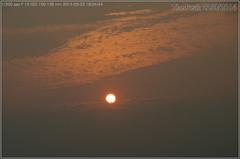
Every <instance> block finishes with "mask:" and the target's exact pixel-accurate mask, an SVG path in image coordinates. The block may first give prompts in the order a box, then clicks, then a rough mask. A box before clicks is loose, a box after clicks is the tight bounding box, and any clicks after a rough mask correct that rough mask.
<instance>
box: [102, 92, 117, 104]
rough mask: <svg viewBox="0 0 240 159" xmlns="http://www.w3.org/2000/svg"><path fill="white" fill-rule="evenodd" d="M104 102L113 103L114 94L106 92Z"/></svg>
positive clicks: (114, 100)
mask: <svg viewBox="0 0 240 159" xmlns="http://www.w3.org/2000/svg"><path fill="white" fill-rule="evenodd" d="M105 100H106V102H108V103H109V104H113V103H115V102H116V96H115V95H114V94H111V93H110V94H107V95H106V97H105Z"/></svg>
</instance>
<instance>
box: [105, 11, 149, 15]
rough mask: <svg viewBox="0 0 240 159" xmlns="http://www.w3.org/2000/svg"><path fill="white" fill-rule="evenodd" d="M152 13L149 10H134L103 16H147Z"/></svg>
mask: <svg viewBox="0 0 240 159" xmlns="http://www.w3.org/2000/svg"><path fill="white" fill-rule="evenodd" d="M152 12H153V11H152V10H151V9H142V10H135V11H128V12H113V13H108V14H105V16H126V15H141V14H149V13H152Z"/></svg>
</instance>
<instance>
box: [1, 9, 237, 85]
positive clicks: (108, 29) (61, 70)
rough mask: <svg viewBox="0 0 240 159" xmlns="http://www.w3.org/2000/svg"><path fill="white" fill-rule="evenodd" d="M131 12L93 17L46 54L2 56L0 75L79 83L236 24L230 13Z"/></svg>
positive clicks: (196, 46)
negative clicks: (90, 26) (86, 27)
mask: <svg viewBox="0 0 240 159" xmlns="http://www.w3.org/2000/svg"><path fill="white" fill-rule="evenodd" d="M134 12H135V13H136V11H133V12H130V14H129V13H128V14H125V15H124V17H120V18H114V19H109V20H105V21H104V22H103V23H98V24H99V25H98V28H96V29H94V30H92V31H89V32H88V33H85V34H82V35H79V36H76V37H74V38H71V39H69V40H68V41H67V43H66V44H65V45H64V46H62V47H60V48H59V49H55V50H52V51H51V52H49V53H48V54H45V55H42V56H39V57H25V58H19V59H12V60H8V61H5V62H4V63H3V68H4V80H6V81H8V84H9V86H11V87H14V88H17V87H22V88H24V89H27V88H30V89H32V88H46V89H49V88H58V87H69V86H76V85H82V84H87V83H91V82H94V81H96V80H99V79H101V78H104V77H108V76H113V75H117V74H121V73H123V72H126V71H129V70H133V69H138V68H142V67H148V66H152V65H155V64H160V63H162V62H167V61H171V60H174V59H178V58H183V57H188V56H191V55H193V54H195V53H201V52H206V50H208V49H210V48H212V47H216V46H218V45H225V44H226V41H229V42H230V41H231V39H233V38H232V37H233V34H232V33H231V32H230V33H229V32H225V31H226V30H231V28H233V26H234V25H235V24H234V18H235V15H234V14H225V13H221V14H219V13H211V12H209V13H197V14H196V13H195V14H193V13H188V12H184V13H179V12H173V11H166V12H163V13H157V12H156V13H154V14H151V15H144V14H143V15H141V16H139V17H133V16H132V14H133V13H134ZM137 13H141V12H137ZM66 28H68V29H73V28H75V27H66ZM40 30H41V29H40ZM53 30H56V29H53ZM53 30H52V31H53ZM49 31H51V29H50V30H49Z"/></svg>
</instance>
